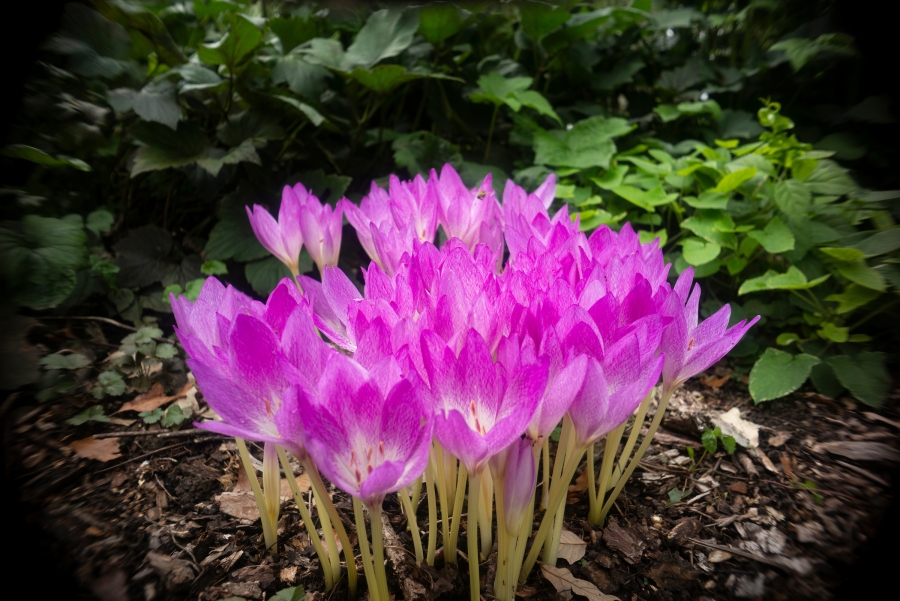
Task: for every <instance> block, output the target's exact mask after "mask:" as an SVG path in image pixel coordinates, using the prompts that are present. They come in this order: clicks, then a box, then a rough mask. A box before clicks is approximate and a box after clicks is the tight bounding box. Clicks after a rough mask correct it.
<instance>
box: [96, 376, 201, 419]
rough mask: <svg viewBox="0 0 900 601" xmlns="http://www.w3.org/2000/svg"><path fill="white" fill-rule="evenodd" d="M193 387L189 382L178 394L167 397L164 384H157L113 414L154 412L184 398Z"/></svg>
mask: <svg viewBox="0 0 900 601" xmlns="http://www.w3.org/2000/svg"><path fill="white" fill-rule="evenodd" d="M193 386H194V384H193V383H192V382H188V383H187V384H185V385H184V388H182V389H181V390H180V391H179V392H178V393H176V394H174V395H172V396H167V395H166V394H165V391H164V390H163V385H162V383H161V382H155V383H154V384H153V386H151V387H150V390H148V391H147V392H144V393H141V394H139V395H137V396H136V397H134V399H132V400H130V401H128V402H127V403H125V404H124V405H122V406H121V407H120V408H119V410H118V411H115V412H114V413H113V414H115V413H122V412H123V411H153V410H154V409H158V408H160V407H162V406H163V405H165V404H166V403H169V402H171V401H174V400H175V399H180V398H182V397H184V396H185V395H187V393H188V391H189V390H190V389H191V388H193Z"/></svg>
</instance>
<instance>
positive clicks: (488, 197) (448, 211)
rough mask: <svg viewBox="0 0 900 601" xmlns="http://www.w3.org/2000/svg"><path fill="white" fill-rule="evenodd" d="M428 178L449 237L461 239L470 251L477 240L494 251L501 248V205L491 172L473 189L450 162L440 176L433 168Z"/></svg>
mask: <svg viewBox="0 0 900 601" xmlns="http://www.w3.org/2000/svg"><path fill="white" fill-rule="evenodd" d="M429 179H430V181H431V182H434V184H435V188H436V190H437V197H438V203H439V209H438V210H439V214H438V215H439V216H438V220H439V222H440V225H441V226H442V227H443V228H444V232H445V233H446V234H447V237H448V238H459V239H460V240H462V242H463V244H465V245H466V246H467V247H468V248H469V249H470V250H471V249H474V248H475V246H476V245H477V244H478V243H482V244H487V246H488V247H489V248H490V249H491V250H494V251H496V250H498V249H500V248H501V247H502V245H503V230H502V227H501V224H500V206H499V205H498V204H497V197H496V195H495V193H494V189H493V188H492V187H491V175H490V174H488V175H487V177H485V178H484V181H482V182H481V185H479V186H477V187H476V188H474V189H472V190H469V189H468V188H466V186H465V184H463V182H462V180H461V179H460V177H459V174H458V173H457V172H456V170H455V169H454V168H453V167H451V166H450V165H449V164H448V165H444V168H443V169H441V176H440V177H438V176H437V173H435V171H434V170H433V169H432V170H431V175H430V178H429Z"/></svg>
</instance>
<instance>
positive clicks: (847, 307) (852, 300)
mask: <svg viewBox="0 0 900 601" xmlns="http://www.w3.org/2000/svg"><path fill="white" fill-rule="evenodd" d="M880 295H881V292H879V291H878V290H873V289H871V288H866V287H865V286H860V285H858V284H850V285H849V286H847V288H846V289H845V290H844V291H843V292H842V293H840V294H829V295H828V296H826V297H825V300H827V301H833V302H835V303H838V308H837V313H838V314H839V315H841V314H844V313H849V312H850V311H853V310H854V309H857V308H859V307H862V306H863V305H866V304H868V303H870V302H872V301H873V300H875V299H876V298H878V297H879V296H880Z"/></svg>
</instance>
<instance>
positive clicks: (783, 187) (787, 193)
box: [775, 178, 812, 221]
mask: <svg viewBox="0 0 900 601" xmlns="http://www.w3.org/2000/svg"><path fill="white" fill-rule="evenodd" d="M807 181H808V180H807ZM811 201H812V192H811V191H810V187H809V186H808V185H807V182H801V181H800V180H798V179H793V178H792V179H786V180H784V181H781V182H779V183H778V184H777V185H776V186H775V204H776V205H777V206H778V208H779V209H781V212H782V213H784V214H785V215H787V216H788V217H789V218H790V219H793V220H796V221H800V220H804V219H806V215H807V212H808V211H809V205H810V202H811Z"/></svg>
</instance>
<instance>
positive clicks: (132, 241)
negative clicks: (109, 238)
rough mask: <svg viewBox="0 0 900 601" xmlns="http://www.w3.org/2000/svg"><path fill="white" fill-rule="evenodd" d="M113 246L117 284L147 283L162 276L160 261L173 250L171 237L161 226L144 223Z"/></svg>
mask: <svg viewBox="0 0 900 601" xmlns="http://www.w3.org/2000/svg"><path fill="white" fill-rule="evenodd" d="M113 248H114V249H115V251H116V253H117V254H118V258H117V259H116V265H117V266H118V267H119V272H118V273H117V274H116V283H117V284H118V286H120V287H122V288H137V287H141V286H149V285H150V284H153V283H155V282H159V281H160V280H161V279H162V277H163V269H162V266H163V265H162V264H163V261H164V260H165V259H166V258H167V257H168V256H169V253H170V252H171V251H172V236H171V234H169V233H168V232H167V231H165V230H164V229H162V228H160V227H156V226H146V227H142V228H138V229H134V230H131V231H130V232H128V235H127V236H126V237H125V238H122V239H121V240H119V241H118V242H116V244H115V246H113Z"/></svg>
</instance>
